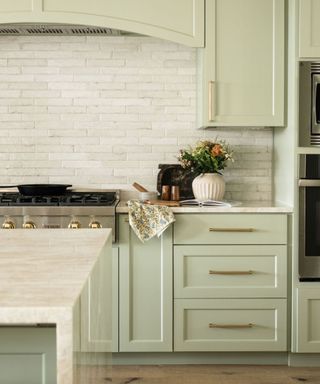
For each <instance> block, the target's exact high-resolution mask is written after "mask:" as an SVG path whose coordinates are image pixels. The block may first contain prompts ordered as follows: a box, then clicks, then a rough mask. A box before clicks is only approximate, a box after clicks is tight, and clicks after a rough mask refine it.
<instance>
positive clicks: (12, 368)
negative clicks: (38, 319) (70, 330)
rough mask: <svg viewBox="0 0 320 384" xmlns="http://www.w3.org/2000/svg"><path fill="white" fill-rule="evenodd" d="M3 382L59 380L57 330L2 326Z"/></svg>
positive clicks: (0, 371)
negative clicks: (57, 375) (57, 376)
mask: <svg viewBox="0 0 320 384" xmlns="http://www.w3.org/2000/svg"><path fill="white" fill-rule="evenodd" d="M0 383H4V384H9V383H10V384H20V383H23V384H35V383H38V384H54V383H56V329H55V328H54V327H52V328H35V327H0Z"/></svg>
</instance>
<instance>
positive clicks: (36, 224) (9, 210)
mask: <svg viewBox="0 0 320 384" xmlns="http://www.w3.org/2000/svg"><path fill="white" fill-rule="evenodd" d="M118 202H119V191H116V190H103V191H99V192H92V191H76V190H75V191H74V190H73V191H69V192H66V193H65V194H63V195H60V196H24V195H21V194H20V193H15V192H0V226H1V228H2V229H15V228H25V229H37V228H70V229H80V228H92V229H97V228H112V235H113V241H115V239H116V215H115V210H116V206H117V204H118ZM1 220H2V223H1Z"/></svg>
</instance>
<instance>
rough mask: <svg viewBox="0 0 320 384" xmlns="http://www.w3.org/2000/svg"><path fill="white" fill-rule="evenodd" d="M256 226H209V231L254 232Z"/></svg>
mask: <svg viewBox="0 0 320 384" xmlns="http://www.w3.org/2000/svg"><path fill="white" fill-rule="evenodd" d="M254 231H255V229H254V228H218V227H215V228H209V232H254Z"/></svg>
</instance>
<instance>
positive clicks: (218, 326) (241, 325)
mask: <svg viewBox="0 0 320 384" xmlns="http://www.w3.org/2000/svg"><path fill="white" fill-rule="evenodd" d="M253 326H254V324H253V323H248V324H215V323H209V328H226V329H232V328H252V327H253Z"/></svg>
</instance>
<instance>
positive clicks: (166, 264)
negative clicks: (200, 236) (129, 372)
mask: <svg viewBox="0 0 320 384" xmlns="http://www.w3.org/2000/svg"><path fill="white" fill-rule="evenodd" d="M119 250H120V253H119V351H120V352H170V351H172V306H173V304H172V303H173V301H172V300H173V298H172V226H171V227H169V228H168V229H167V230H166V231H165V232H164V234H163V235H161V236H160V238H158V237H155V238H153V239H151V240H149V241H148V242H146V243H144V244H143V243H142V242H141V241H140V240H139V239H138V237H137V236H136V234H135V233H134V232H133V230H132V229H131V228H130V226H129V222H128V216H127V215H119Z"/></svg>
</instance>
